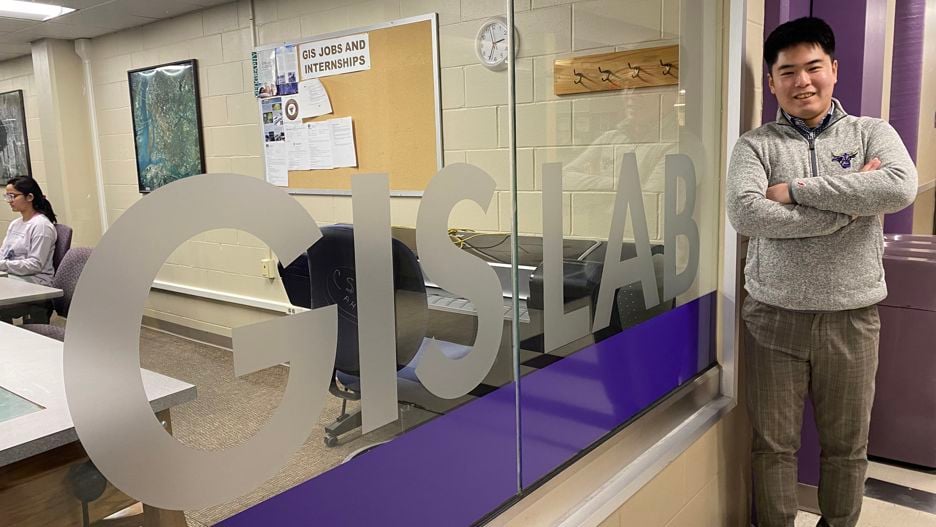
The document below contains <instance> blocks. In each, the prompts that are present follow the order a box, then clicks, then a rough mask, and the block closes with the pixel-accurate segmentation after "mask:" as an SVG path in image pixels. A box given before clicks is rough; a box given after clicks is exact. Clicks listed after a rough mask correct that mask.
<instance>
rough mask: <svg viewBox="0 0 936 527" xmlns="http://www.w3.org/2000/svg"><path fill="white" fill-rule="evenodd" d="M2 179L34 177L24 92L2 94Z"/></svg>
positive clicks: (0, 168)
mask: <svg viewBox="0 0 936 527" xmlns="http://www.w3.org/2000/svg"><path fill="white" fill-rule="evenodd" d="M0 172H2V173H0V177H2V179H3V180H4V181H6V180H8V179H10V178H11V177H14V176H29V177H32V161H31V160H30V158H29V135H28V134H27V133H26V106H25V104H24V103H23V90H13V91H8V92H3V93H0Z"/></svg>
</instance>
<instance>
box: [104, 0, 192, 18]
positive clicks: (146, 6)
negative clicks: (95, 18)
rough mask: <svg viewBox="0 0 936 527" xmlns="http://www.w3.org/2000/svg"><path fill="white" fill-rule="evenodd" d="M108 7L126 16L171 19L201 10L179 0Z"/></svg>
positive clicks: (131, 0)
mask: <svg viewBox="0 0 936 527" xmlns="http://www.w3.org/2000/svg"><path fill="white" fill-rule="evenodd" d="M118 6H119V7H118ZM108 7H114V8H119V9H120V10H121V11H122V12H124V13H126V14H128V15H135V16H142V17H147V18H171V17H174V16H178V15H181V14H183V13H188V12H190V11H197V10H199V9H202V8H203V6H200V5H198V4H194V3H191V2H183V1H181V0H159V1H153V0H122V1H121V2H120V3H119V4H108Z"/></svg>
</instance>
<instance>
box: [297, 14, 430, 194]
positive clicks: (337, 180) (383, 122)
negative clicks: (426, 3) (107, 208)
mask: <svg viewBox="0 0 936 527" xmlns="http://www.w3.org/2000/svg"><path fill="white" fill-rule="evenodd" d="M363 32H366V33H367V34H368V35H369V37H368V38H369V40H370V48H371V49H370V56H371V69H369V70H366V71H358V72H354V73H346V74H343V75H333V76H328V77H319V80H321V81H322V84H323V85H324V86H325V89H326V90H327V91H328V97H329V98H330V99H331V104H332V108H333V109H334V112H333V113H331V114H328V115H323V116H320V117H316V118H314V119H305V120H304V122H313V121H326V120H329V119H335V118H338V117H346V116H347V117H351V118H352V120H353V122H354V144H355V148H356V150H357V160H358V166H357V167H356V168H335V169H331V170H300V171H290V172H289V188H291V189H314V190H324V191H334V190H351V175H353V174H374V173H385V174H389V177H390V190H391V191H397V192H399V191H423V190H425V188H426V186H427V185H428V183H429V180H430V179H431V178H432V176H433V175H435V173H436V172H437V171H438V169H439V167H440V165H441V159H440V158H439V154H438V153H437V144H438V141H439V130H437V128H436V112H437V107H438V104H439V102H438V99H437V94H436V82H435V80H436V65H435V60H434V58H435V51H434V46H433V37H434V28H433V23H432V20H429V19H427V20H421V21H418V22H412V23H409V24H403V25H396V26H392V27H387V28H381V29H376V30H370V31H356V30H355V31H351V32H349V33H363Z"/></svg>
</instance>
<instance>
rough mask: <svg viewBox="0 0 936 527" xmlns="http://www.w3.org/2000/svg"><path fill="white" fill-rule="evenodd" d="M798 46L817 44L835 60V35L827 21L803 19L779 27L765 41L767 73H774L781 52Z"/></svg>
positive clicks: (808, 17) (812, 18)
mask: <svg viewBox="0 0 936 527" xmlns="http://www.w3.org/2000/svg"><path fill="white" fill-rule="evenodd" d="M798 44H815V45H817V46H819V47H821V48H822V51H825V52H826V54H827V55H829V57H831V58H833V59H834V58H835V33H833V32H832V28H831V27H829V24H826V22H825V20H823V19H821V18H816V17H811V16H807V17H803V18H797V19H796V20H790V21H789V22H785V23H783V24H780V25H779V26H777V28H776V29H774V30H773V31H771V32H770V35H769V36H768V37H767V40H766V41H764V62H766V63H767V71H768V72H769V71H772V70H773V66H774V64H775V63H776V62H777V57H778V56H779V55H780V52H781V51H783V50H785V49H787V48H791V47H793V46H796V45H798Z"/></svg>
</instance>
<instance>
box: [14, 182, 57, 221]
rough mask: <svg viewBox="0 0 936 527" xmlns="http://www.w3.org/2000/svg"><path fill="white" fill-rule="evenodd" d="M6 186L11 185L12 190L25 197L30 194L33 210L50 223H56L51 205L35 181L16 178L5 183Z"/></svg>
mask: <svg viewBox="0 0 936 527" xmlns="http://www.w3.org/2000/svg"><path fill="white" fill-rule="evenodd" d="M7 185H13V188H15V189H16V190H18V191H20V192H22V193H23V194H25V195H27V196H28V195H30V194H32V196H33V200H32V205H33V208H34V209H36V211H37V212H41V213H42V214H44V215H45V217H46V218H49V221H51V222H52V223H56V222H57V220H56V219H55V212H54V211H53V210H52V204H51V203H49V200H48V199H46V197H45V194H43V193H42V189H41V188H39V183H38V182H37V181H36V180H35V179H33V178H31V177H29V176H16V177H13V178H10V180H9V181H7Z"/></svg>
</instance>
